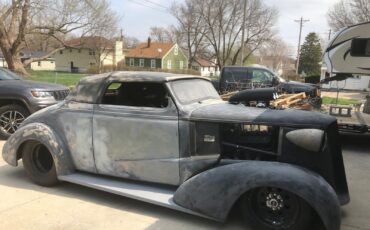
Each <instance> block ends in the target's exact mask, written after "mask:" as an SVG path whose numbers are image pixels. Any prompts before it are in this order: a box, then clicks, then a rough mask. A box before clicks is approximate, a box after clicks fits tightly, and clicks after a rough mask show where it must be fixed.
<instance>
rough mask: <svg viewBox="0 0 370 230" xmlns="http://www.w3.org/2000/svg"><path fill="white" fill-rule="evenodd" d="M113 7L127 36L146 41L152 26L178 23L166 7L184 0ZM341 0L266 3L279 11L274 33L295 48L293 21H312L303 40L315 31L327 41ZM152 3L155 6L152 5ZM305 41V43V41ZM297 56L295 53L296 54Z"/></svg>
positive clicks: (125, 0) (120, 0)
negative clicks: (329, 16) (331, 15)
mask: <svg viewBox="0 0 370 230" xmlns="http://www.w3.org/2000/svg"><path fill="white" fill-rule="evenodd" d="M109 1H110V2H111V4H112V8H113V9H114V10H116V11H117V13H118V14H119V15H120V17H121V21H120V26H121V27H122V29H123V32H124V34H125V35H128V36H134V37H137V38H139V39H140V40H143V41H144V40H146V39H147V38H148V36H149V29H150V27H152V26H164V27H166V26H168V25H171V24H176V20H175V19H174V18H173V16H171V15H170V14H168V13H167V12H166V10H165V7H169V6H170V5H171V3H172V2H179V3H181V2H183V0H109ZM338 1H339V0H263V2H264V3H265V4H267V5H269V6H274V7H276V8H277V9H278V11H279V17H278V21H277V22H276V26H275V28H274V29H275V30H276V31H277V33H278V35H279V36H280V37H281V38H282V39H283V40H284V41H285V42H287V44H288V45H289V46H290V47H291V49H293V51H294V53H295V52H296V51H295V50H296V49H297V45H298V35H299V24H298V23H297V22H295V21H294V20H299V19H300V18H301V17H303V18H304V19H307V20H310V21H309V22H306V23H305V24H304V27H303V31H302V40H303V39H304V37H305V36H306V35H307V34H308V33H309V32H316V33H318V34H319V35H320V36H321V37H323V38H324V39H328V36H329V26H328V24H327V17H326V14H327V11H328V9H329V8H330V7H331V6H332V5H333V4H334V3H336V2H338ZM151 2H152V3H151ZM302 42H303V41H302ZM293 55H294V54H293Z"/></svg>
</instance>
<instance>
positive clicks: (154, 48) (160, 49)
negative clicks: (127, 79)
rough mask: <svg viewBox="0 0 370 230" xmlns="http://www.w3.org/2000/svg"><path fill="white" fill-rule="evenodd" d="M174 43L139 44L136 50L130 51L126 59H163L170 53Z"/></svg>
mask: <svg viewBox="0 0 370 230" xmlns="http://www.w3.org/2000/svg"><path fill="white" fill-rule="evenodd" d="M174 45H175V44H174V43H163V42H150V46H149V47H148V43H147V42H145V43H140V44H139V45H138V46H137V47H136V48H134V49H130V50H129V52H128V54H127V55H126V56H127V57H142V58H163V57H164V55H166V54H167V53H168V51H170V49H171V48H172V47H173V46H174Z"/></svg>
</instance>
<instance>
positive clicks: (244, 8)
mask: <svg viewBox="0 0 370 230" xmlns="http://www.w3.org/2000/svg"><path fill="white" fill-rule="evenodd" d="M246 11H247V0H244V6H243V25H242V44H241V48H240V49H241V50H240V51H241V54H240V66H243V64H244V62H243V60H244V33H245V15H246Z"/></svg>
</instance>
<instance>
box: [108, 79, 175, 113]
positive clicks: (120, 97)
mask: <svg viewBox="0 0 370 230" xmlns="http://www.w3.org/2000/svg"><path fill="white" fill-rule="evenodd" d="M167 95H168V93H167V89H166V87H165V85H164V84H163V83H151V82H125V83H120V82H114V83H112V84H111V85H109V86H108V88H107V90H106V91H105V93H104V97H103V100H102V104H108V105H116V106H130V107H150V108H166V107H167V106H168V97H167Z"/></svg>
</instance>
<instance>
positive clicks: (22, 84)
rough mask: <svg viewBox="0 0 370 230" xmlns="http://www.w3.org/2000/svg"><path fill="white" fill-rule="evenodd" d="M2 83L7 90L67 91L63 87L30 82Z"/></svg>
mask: <svg viewBox="0 0 370 230" xmlns="http://www.w3.org/2000/svg"><path fill="white" fill-rule="evenodd" d="M2 82H5V83H6V86H7V87H9V88H17V89H19V88H24V89H35V90H44V91H58V90H67V89H68V88H67V87H65V86H63V85H58V84H52V83H45V82H38V81H30V80H3V81H2Z"/></svg>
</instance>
